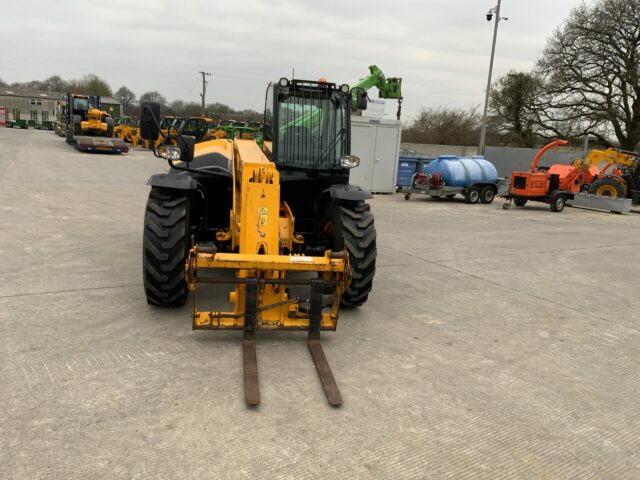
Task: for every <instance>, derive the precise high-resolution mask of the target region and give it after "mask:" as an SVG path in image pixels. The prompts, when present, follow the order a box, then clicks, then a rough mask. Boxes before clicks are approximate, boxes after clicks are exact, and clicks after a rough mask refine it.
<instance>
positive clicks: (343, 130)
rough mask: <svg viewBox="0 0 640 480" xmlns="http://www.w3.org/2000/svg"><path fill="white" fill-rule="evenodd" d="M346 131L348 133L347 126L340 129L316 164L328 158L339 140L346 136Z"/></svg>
mask: <svg viewBox="0 0 640 480" xmlns="http://www.w3.org/2000/svg"><path fill="white" fill-rule="evenodd" d="M346 133H347V129H346V128H341V129H340V131H339V132H338V133H337V134H336V136H335V137H334V138H333V140H332V141H331V143H330V144H329V145H328V146H327V148H325V149H324V151H323V152H322V154H321V155H320V158H319V160H318V162H316V165H317V164H318V163H320V162H324V161H325V160H326V159H327V157H328V156H329V153H330V152H331V151H333V150H334V149H335V148H336V145H338V142H339V141H340V140H342V137H344V135H345V134H346Z"/></svg>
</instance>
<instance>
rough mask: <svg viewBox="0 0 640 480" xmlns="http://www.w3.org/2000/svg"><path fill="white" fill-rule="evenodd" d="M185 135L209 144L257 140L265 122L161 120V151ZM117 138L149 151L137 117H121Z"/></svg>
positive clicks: (200, 118) (199, 118)
mask: <svg viewBox="0 0 640 480" xmlns="http://www.w3.org/2000/svg"><path fill="white" fill-rule="evenodd" d="M178 132H179V133H184V134H185V135H190V136H193V137H195V138H196V141H197V142H206V141H208V140H214V139H218V138H229V139H232V138H236V137H238V138H245V139H255V138H258V137H259V136H260V135H261V133H262V123H261V122H257V121H253V122H245V121H237V120H218V121H214V119H213V118H210V117H204V116H193V117H175V116H164V117H163V118H162V119H161V121H160V133H159V134H158V138H156V140H155V142H154V143H153V144H154V147H155V148H158V147H159V146H160V145H161V144H162V142H163V141H164V139H165V138H167V137H169V135H170V134H176V133H178ZM113 137H114V138H119V139H120V140H124V141H125V142H127V143H130V144H131V145H133V146H134V147H135V146H138V145H142V146H143V147H144V148H145V149H148V148H149V141H148V140H144V139H143V138H142V135H141V134H140V120H139V119H137V118H121V119H118V120H116V122H115V124H114V127H113Z"/></svg>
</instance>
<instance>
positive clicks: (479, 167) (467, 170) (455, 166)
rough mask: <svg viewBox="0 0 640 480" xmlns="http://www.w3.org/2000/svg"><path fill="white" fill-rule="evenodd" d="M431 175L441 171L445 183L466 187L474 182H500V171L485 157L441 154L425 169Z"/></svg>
mask: <svg viewBox="0 0 640 480" xmlns="http://www.w3.org/2000/svg"><path fill="white" fill-rule="evenodd" d="M424 171H425V172H426V173H428V174H429V175H433V174H434V173H436V172H439V173H440V175H442V180H443V181H444V184H445V185H448V186H450V187H466V186H467V185H471V184H474V183H494V184H497V183H498V171H497V170H496V167H494V166H493V164H492V163H491V162H489V161H488V160H485V158H484V157H480V156H475V157H471V158H465V157H456V156H455V155H441V156H439V157H438V158H436V159H435V160H433V161H432V162H431V163H429V165H427V167H426V168H425V170H424Z"/></svg>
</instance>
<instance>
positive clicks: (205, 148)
mask: <svg viewBox="0 0 640 480" xmlns="http://www.w3.org/2000/svg"><path fill="white" fill-rule="evenodd" d="M349 110H350V95H349V87H348V85H342V86H338V85H336V84H333V83H329V82H325V81H320V82H314V81H302V80H291V81H290V80H288V79H286V78H282V79H280V81H279V82H277V83H276V84H270V85H269V87H268V90H267V96H266V102H265V125H267V124H269V125H279V126H282V128H277V129H274V130H275V131H274V137H273V139H272V140H271V138H270V136H269V133H270V132H266V131H265V138H266V139H269V140H267V141H265V142H264V150H261V148H260V146H259V145H258V143H257V142H256V141H254V140H244V139H239V138H234V139H233V140H231V141H230V140H226V139H220V140H212V141H208V142H203V143H199V144H197V145H196V144H195V138H193V137H189V136H180V137H178V142H177V143H178V144H179V146H172V145H166V144H165V145H163V146H161V147H160V149H159V155H160V156H162V157H164V158H167V159H169V163H170V166H171V169H170V171H169V173H166V174H158V175H154V176H152V177H151V179H150V180H149V182H148V183H149V184H150V185H151V187H152V188H151V192H150V194H149V201H148V204H147V211H146V216H145V228H144V259H143V268H144V286H145V292H146V296H147V301H148V302H149V303H150V304H153V305H159V306H173V305H182V304H183V303H185V301H186V300H187V297H188V295H189V292H190V291H191V292H192V293H193V299H194V307H193V311H192V320H193V328H194V329H207V330H224V329H227V330H228V329H234V330H243V331H244V340H243V352H244V355H243V357H244V380H245V400H246V402H247V403H248V404H249V405H257V404H258V403H259V402H260V395H259V389H258V377H257V362H256V351H255V331H256V330H305V331H307V332H308V346H309V350H310V352H311V355H312V358H313V361H314V363H315V365H316V369H317V371H318V374H319V377H320V380H321V384H322V386H323V389H324V391H325V394H326V396H327V399H328V401H329V402H330V403H331V404H332V405H340V404H341V403H342V398H341V395H340V392H339V390H338V388H337V385H336V383H335V381H334V379H333V375H332V373H331V369H330V367H329V364H328V363H327V360H326V358H325V356H324V353H323V351H322V347H321V344H320V331H322V330H325V331H326V330H335V329H336V326H337V321H338V312H339V307H340V305H342V306H346V307H356V306H359V305H362V304H363V303H364V302H366V300H367V298H368V295H369V293H370V291H371V288H372V283H373V277H374V274H375V260H376V232H375V227H374V219H373V215H372V213H371V211H370V208H369V205H367V204H366V203H365V200H367V199H369V198H371V195H370V193H369V192H367V191H365V190H362V189H361V188H359V187H355V186H352V185H349V170H350V168H353V167H356V166H357V165H358V163H359V160H358V158H356V157H353V156H351V155H350V154H349V152H350V122H349ZM142 115H143V119H144V122H143V136H144V137H145V138H147V139H155V138H156V137H157V133H158V129H159V128H158V127H159V126H158V125H157V124H156V122H155V121H154V119H158V118H159V117H160V115H159V106H157V104H155V105H154V104H146V103H145V104H143V105H142ZM302 119H304V121H302ZM154 125H155V126H154ZM194 152H195V153H194ZM178 159H180V160H181V161H180V162H178ZM224 271H231V272H233V274H232V275H231V276H216V275H215V274H216V272H224ZM305 272H306V273H307V275H302V274H303V273H305ZM309 274H311V276H310V277H309V276H308V275H309ZM202 283H215V284H220V283H229V284H232V285H233V286H234V287H233V290H232V291H231V292H230V293H229V297H228V299H229V302H230V303H231V311H200V310H199V309H198V306H197V305H196V304H195V296H196V295H195V293H196V291H197V290H198V286H199V285H200V284H202Z"/></svg>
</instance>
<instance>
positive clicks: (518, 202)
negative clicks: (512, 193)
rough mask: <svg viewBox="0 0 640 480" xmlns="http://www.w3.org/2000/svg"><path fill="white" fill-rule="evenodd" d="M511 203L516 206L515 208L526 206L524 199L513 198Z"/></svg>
mask: <svg viewBox="0 0 640 480" xmlns="http://www.w3.org/2000/svg"><path fill="white" fill-rule="evenodd" d="M513 203H515V204H516V207H524V206H525V205H526V204H527V199H526V198H514V199H513Z"/></svg>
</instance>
